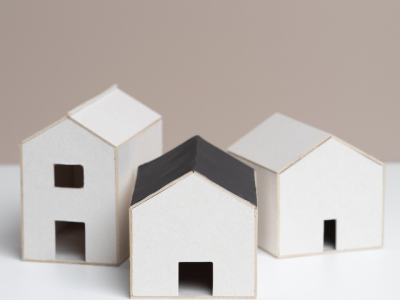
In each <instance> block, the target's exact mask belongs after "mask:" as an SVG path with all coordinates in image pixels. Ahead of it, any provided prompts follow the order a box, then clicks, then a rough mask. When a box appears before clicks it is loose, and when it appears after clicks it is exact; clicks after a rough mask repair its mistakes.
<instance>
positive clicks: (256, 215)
mask: <svg viewBox="0 0 400 300" xmlns="http://www.w3.org/2000/svg"><path fill="white" fill-rule="evenodd" d="M257 245H258V207H256V208H255V209H254V298H257V288H258V287H257Z"/></svg>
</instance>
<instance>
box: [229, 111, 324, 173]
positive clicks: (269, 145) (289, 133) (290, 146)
mask: <svg viewBox="0 0 400 300" xmlns="http://www.w3.org/2000/svg"><path fill="white" fill-rule="evenodd" d="M329 137H330V134H329V133H326V132H324V131H322V130H319V129H316V128H314V127H311V126H309V125H306V124H304V123H301V122H299V121H296V120H293V119H291V118H289V117H286V116H284V115H281V114H279V113H276V114H274V115H272V116H271V117H269V118H268V119H267V120H265V121H264V122H262V123H261V124H260V125H258V126H257V127H256V128H254V129H253V130H251V131H250V132H249V133H247V134H246V135H245V136H243V137H242V138H241V139H239V140H238V141H237V142H236V143H234V144H233V145H232V146H230V147H229V148H228V151H229V152H231V153H233V154H236V155H238V156H240V157H242V158H244V159H246V160H249V161H251V162H253V163H255V164H258V165H260V166H262V167H265V168H267V169H269V170H271V171H274V172H277V173H278V172H279V171H281V170H282V169H283V168H285V167H286V166H288V165H289V164H291V163H292V162H294V161H295V160H296V159H298V158H299V157H301V156H302V155H304V154H305V153H306V152H307V151H308V150H310V149H311V148H312V147H315V146H316V145H317V144H318V143H321V142H322V141H324V140H325V139H327V138H329Z"/></svg>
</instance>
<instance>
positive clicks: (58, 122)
mask: <svg viewBox="0 0 400 300" xmlns="http://www.w3.org/2000/svg"><path fill="white" fill-rule="evenodd" d="M66 119H68V117H62V118H61V119H59V120H57V121H55V122H54V123H52V124H50V125H49V126H47V127H45V128H43V129H42V130H40V131H38V132H36V133H35V134H32V135H31V136H30V137H28V138H26V139H24V140H23V141H22V142H21V145H23V144H25V143H27V142H29V141H30V140H32V139H34V138H35V137H37V136H39V135H41V134H42V133H43V132H46V131H47V130H49V129H50V128H53V127H54V126H56V125H57V124H60V123H61V122H63V121H65V120H66Z"/></svg>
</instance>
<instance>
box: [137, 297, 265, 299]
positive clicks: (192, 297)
mask: <svg viewBox="0 0 400 300" xmlns="http://www.w3.org/2000/svg"><path fill="white" fill-rule="evenodd" d="M131 299H257V297H256V296H131Z"/></svg>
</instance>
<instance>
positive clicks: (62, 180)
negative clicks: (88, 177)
mask: <svg viewBox="0 0 400 300" xmlns="http://www.w3.org/2000/svg"><path fill="white" fill-rule="evenodd" d="M54 185H55V186H56V187H63V188H75V189H79V188H83V167H82V166H81V165H60V164H56V165H54Z"/></svg>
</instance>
